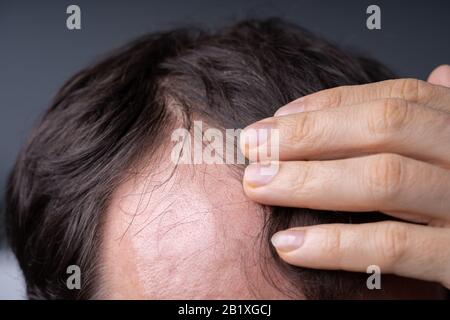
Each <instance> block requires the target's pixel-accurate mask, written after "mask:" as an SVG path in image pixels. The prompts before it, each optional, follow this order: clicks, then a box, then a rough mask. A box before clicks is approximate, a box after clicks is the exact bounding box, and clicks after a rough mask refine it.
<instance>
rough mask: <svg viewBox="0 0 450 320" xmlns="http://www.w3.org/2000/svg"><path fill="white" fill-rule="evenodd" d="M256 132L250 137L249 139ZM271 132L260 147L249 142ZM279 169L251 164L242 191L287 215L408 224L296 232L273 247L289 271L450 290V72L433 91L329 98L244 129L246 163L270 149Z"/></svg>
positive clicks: (338, 92)
mask: <svg viewBox="0 0 450 320" xmlns="http://www.w3.org/2000/svg"><path fill="white" fill-rule="evenodd" d="M249 129H252V130H249ZM261 129H264V130H266V131H268V133H267V132H266V133H265V134H264V135H263V136H264V137H265V138H261V136H260V135H258V138H257V139H256V143H250V142H249V141H255V139H253V140H251V139H252V138H251V137H249V134H248V133H249V132H251V131H255V130H257V131H258V130H261ZM272 129H275V130H276V132H277V135H278V136H279V140H278V142H279V143H278V146H277V147H278V149H279V150H278V151H279V152H278V155H279V159H276V160H273V159H272V160H273V161H269V162H270V164H271V165H273V164H276V166H277V168H278V169H277V170H276V171H274V170H263V169H264V168H266V166H267V163H263V162H254V163H251V164H250V165H249V166H248V167H247V168H246V171H245V175H244V179H243V186H244V191H245V193H246V194H247V196H248V197H250V198H251V199H252V200H254V201H256V202H259V203H262V204H267V205H278V206H286V207H302V208H312V209H322V210H340V211H348V212H361V214H366V213H364V212H368V211H380V212H384V213H386V214H388V215H391V216H394V217H397V218H400V219H402V220H403V221H404V222H399V221H385V222H377V223H367V224H354V225H352V224H350V225H348V224H327V225H317V226H309V227H298V228H292V229H288V230H284V231H280V232H278V233H276V234H275V235H274V236H273V237H272V244H273V245H274V246H275V248H276V250H277V252H278V254H279V256H280V257H281V258H282V259H283V260H284V261H286V262H287V263H289V264H292V265H296V266H303V267H309V268H315V269H331V270H338V269H340V270H348V271H356V272H366V270H367V268H368V266H370V265H377V266H379V268H380V270H381V272H382V273H390V274H396V275H399V276H405V277H410V278H416V279H421V280H427V281H433V282H438V283H441V284H442V285H444V286H445V287H447V288H450V66H448V65H443V66H440V67H438V68H436V69H435V70H434V71H433V72H432V73H431V75H430V76H429V78H428V81H427V82H425V81H421V80H417V79H399V80H387V81H382V82H377V83H372V84H366V85H357V86H343V87H337V88H332V89H327V90H323V91H320V92H317V93H313V94H311V95H308V96H305V97H302V98H300V99H298V100H295V101H293V102H291V103H289V104H287V105H285V106H283V107H282V108H280V109H279V110H278V111H277V112H276V113H275V115H274V117H271V118H267V119H264V120H261V121H259V122H257V123H254V124H252V125H250V126H248V127H247V128H245V129H244V130H243V132H242V134H241V149H242V152H243V153H244V155H246V156H247V157H249V154H250V153H251V152H257V151H258V150H259V149H262V148H263V147H264V148H265V149H267V148H269V147H270V145H269V144H270V139H268V137H270V135H271V134H272V132H275V131H273V130H272Z"/></svg>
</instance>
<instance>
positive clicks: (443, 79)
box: [427, 64, 450, 88]
mask: <svg viewBox="0 0 450 320" xmlns="http://www.w3.org/2000/svg"><path fill="white" fill-rule="evenodd" d="M427 81H428V82H429V83H431V84H435V85H440V86H444V87H448V88H450V65H448V64H443V65H440V66H439V67H437V68H435V69H434V70H433V71H432V72H431V74H430V75H429V77H428V80H427Z"/></svg>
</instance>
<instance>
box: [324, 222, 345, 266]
mask: <svg viewBox="0 0 450 320" xmlns="http://www.w3.org/2000/svg"><path fill="white" fill-rule="evenodd" d="M323 239H324V241H323V243H322V250H323V252H322V253H323V254H324V255H326V256H327V257H329V258H330V259H333V260H336V261H337V259H339V257H340V255H341V252H342V249H343V248H342V233H341V230H340V229H339V227H338V226H328V227H327V228H325V229H324V237H323Z"/></svg>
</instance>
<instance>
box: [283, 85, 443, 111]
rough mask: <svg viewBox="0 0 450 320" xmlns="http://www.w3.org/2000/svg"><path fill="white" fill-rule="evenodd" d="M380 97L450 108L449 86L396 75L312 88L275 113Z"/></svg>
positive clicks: (312, 108)
mask: <svg viewBox="0 0 450 320" xmlns="http://www.w3.org/2000/svg"><path fill="white" fill-rule="evenodd" d="M384 98H399V99H404V100H406V101H409V102H413V103H417V104H422V105H426V106H429V107H430V108H434V109H437V110H441V111H446V112H450V89H449V88H446V87H443V86H438V85H433V84H430V83H428V82H425V81H422V80H418V79H396V80H386V81H381V82H374V83H370V84H363V85H353V86H341V87H336V88H331V89H325V90H322V91H319V92H315V93H313V94H310V95H307V96H304V97H302V98H300V99H297V100H294V101H292V102H290V103H288V104H287V105H285V106H283V107H281V108H280V109H278V111H277V112H276V113H275V116H282V115H287V114H292V113H297V112H303V111H314V110H320V109H324V108H332V107H339V106H345V105H354V104H360V103H364V102H367V101H371V100H377V99H384Z"/></svg>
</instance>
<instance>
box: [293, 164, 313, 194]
mask: <svg viewBox="0 0 450 320" xmlns="http://www.w3.org/2000/svg"><path fill="white" fill-rule="evenodd" d="M311 171H312V168H311V166H310V165H309V164H307V163H305V164H304V165H302V166H301V168H300V169H299V170H296V172H295V174H294V175H292V177H293V179H292V182H291V186H290V190H292V192H293V197H294V198H302V197H303V196H304V195H305V194H307V193H309V192H310V191H311V190H310V189H311V180H312V172H311Z"/></svg>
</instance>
